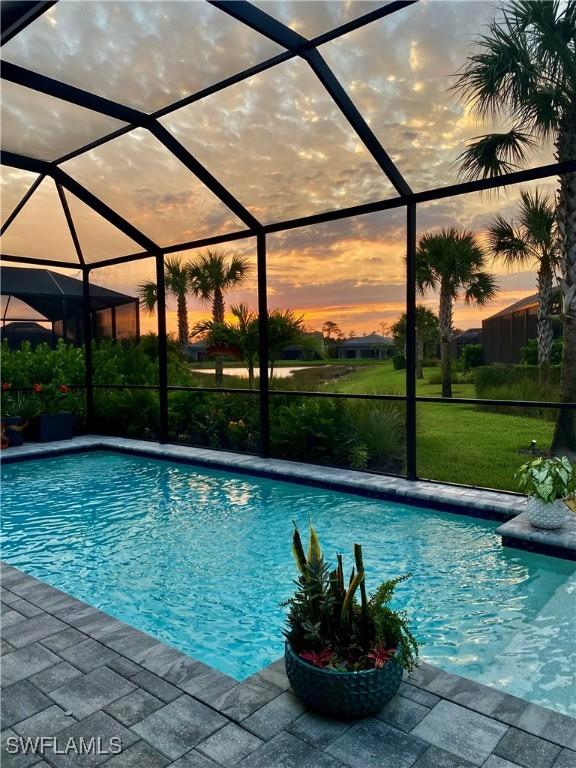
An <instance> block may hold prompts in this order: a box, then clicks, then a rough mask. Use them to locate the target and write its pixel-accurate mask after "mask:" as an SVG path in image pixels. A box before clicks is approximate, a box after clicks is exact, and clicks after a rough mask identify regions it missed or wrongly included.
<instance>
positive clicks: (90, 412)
mask: <svg viewBox="0 0 576 768" xmlns="http://www.w3.org/2000/svg"><path fill="white" fill-rule="evenodd" d="M82 311H83V315H84V384H85V387H86V389H85V392H86V430H87V431H88V432H92V431H93V430H94V381H93V379H94V376H93V370H92V312H91V311H90V269H89V268H88V267H84V268H83V269H82ZM52 329H54V324H52Z"/></svg>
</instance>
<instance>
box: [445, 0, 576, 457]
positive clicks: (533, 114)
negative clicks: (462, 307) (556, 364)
mask: <svg viewBox="0 0 576 768" xmlns="http://www.w3.org/2000/svg"><path fill="white" fill-rule="evenodd" d="M575 29H576V0H566V2H558V0H553V2H541V0H512V2H510V3H507V4H506V5H505V6H503V7H502V8H501V10H500V13H499V14H498V16H497V17H495V18H494V19H493V20H492V22H491V23H490V25H489V27H488V31H487V33H486V34H484V35H482V36H481V37H480V38H479V39H478V40H477V44H476V50H475V52H474V53H473V54H472V55H471V56H470V57H469V58H468V61H467V63H466V64H465V66H464V68H463V69H462V71H461V72H460V73H459V77H458V79H457V82H456V84H455V88H456V90H457V91H458V92H459V93H460V95H461V97H462V100H463V102H464V104H465V106H466V107H467V108H469V109H471V110H472V111H473V112H475V113H476V114H477V116H478V117H479V118H480V120H484V119H485V118H492V117H499V116H501V115H504V116H505V117H506V118H511V120H512V126H511V128H510V130H509V131H507V132H503V133H490V134H485V135H483V136H479V137H477V138H476V139H474V140H473V141H472V142H471V143H470V144H469V146H468V147H467V148H466V150H465V151H464V152H463V153H462V155H461V157H460V164H461V171H462V174H463V176H464V177H465V178H468V179H475V178H480V177H491V176H500V175H502V174H504V173H507V172H509V171H512V170H515V169H516V168H517V167H518V166H519V165H521V164H523V163H526V161H527V160H528V158H529V155H530V150H531V148H532V147H533V146H534V145H536V144H541V143H543V142H546V141H548V140H552V141H553V143H554V148H555V154H556V159H557V160H558V161H559V162H566V161H569V160H574V159H575V158H576V35H575V34H574V30H575ZM556 215H557V221H558V235H559V241H560V243H559V272H560V289H561V295H562V316H563V320H564V347H563V352H562V354H563V357H562V378H561V383H560V399H561V400H562V401H563V402H576V173H575V172H573V171H572V172H570V173H564V174H561V175H560V178H559V185H558V192H557V209H556ZM562 448H566V449H572V450H574V449H576V415H575V414H574V413H573V412H571V411H570V410H569V409H562V410H560V411H559V415H558V421H557V424H556V430H555V433H554V439H553V449H555V450H556V451H559V450H560V449H562Z"/></svg>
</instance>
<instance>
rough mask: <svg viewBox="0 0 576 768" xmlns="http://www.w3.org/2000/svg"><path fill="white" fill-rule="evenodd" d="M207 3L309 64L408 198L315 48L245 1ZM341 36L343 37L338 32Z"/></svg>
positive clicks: (407, 189)
mask: <svg viewBox="0 0 576 768" xmlns="http://www.w3.org/2000/svg"><path fill="white" fill-rule="evenodd" d="M209 2H210V3H211V4H212V5H214V6H216V7H217V8H220V10H222V11H224V12H225V13H227V14H229V15H230V16H232V17H233V18H235V19H237V20H238V21H241V22H242V23H243V24H246V25H247V26H248V27H251V29H254V30H255V31H256V32H259V33H260V34H262V35H264V36H265V37H267V38H268V39H269V40H272V41H273V42H275V43H278V44H280V45H282V46H284V47H285V48H287V49H288V50H289V51H291V52H292V53H295V54H297V55H299V56H302V57H303V58H304V59H305V60H306V61H307V62H308V64H309V65H310V67H311V69H312V71H313V72H314V74H315V75H316V77H317V78H318V79H319V80H320V82H321V83H322V85H323V86H324V88H325V89H326V91H327V92H328V94H329V95H330V97H331V98H332V100H333V101H334V103H335V104H336V106H337V107H338V109H339V110H340V111H341V112H342V114H343V115H344V117H345V118H346V120H347V121H348V122H349V123H350V125H351V126H352V129H353V130H354V131H355V133H356V135H357V136H358V138H359V139H360V140H361V141H362V143H363V144H364V146H365V147H366V149H367V150H368V152H370V154H371V155H372V157H373V158H374V160H375V161H376V162H377V163H378V165H379V166H380V169H381V170H382V171H383V172H384V173H385V175H386V176H387V177H388V179H389V180H390V181H391V182H392V184H393V185H394V188H395V189H396V191H397V192H398V194H399V195H401V196H403V197H406V196H407V195H409V194H411V192H412V190H411V189H410V186H409V185H408V183H407V181H406V180H405V179H404V177H403V176H402V174H401V173H400V171H399V170H398V168H397V167H396V165H395V164H394V162H393V161H392V159H391V158H390V156H389V155H388V153H387V152H386V150H385V149H384V147H383V146H382V144H381V143H380V141H379V140H378V139H377V138H376V135H375V134H374V132H373V131H372V129H371V128H370V126H369V125H368V123H367V122H366V120H365V119H364V118H363V116H362V115H361V114H360V112H359V111H358V109H357V107H356V105H355V104H354V102H353V101H352V99H351V98H350V96H349V95H348V94H347V93H346V91H345V89H344V88H343V87H342V85H341V84H340V82H339V80H338V78H337V77H336V76H335V75H334V73H333V72H332V70H331V69H330V67H329V66H328V64H327V63H326V62H325V61H324V59H323V58H322V54H321V53H320V52H319V51H318V49H317V48H316V47H315V44H313V43H311V41H310V40H308V39H307V38H305V37H303V36H302V35H300V34H298V33H297V32H294V30H292V29H290V27H287V26H286V25H285V24H283V23H282V22H280V21H278V20H277V19H275V18H274V17H273V16H270V15H269V14H267V13H266V12H265V11H262V10H260V8H256V7H255V6H253V5H252V4H251V3H248V2H245V0H209ZM401 7H404V6H401ZM383 10H384V9H383ZM394 10H400V7H399V6H396V7H395V8H394ZM388 13H390V11H388ZM374 19H375V17H371V21H374ZM340 34H343V33H342V32H341V33H340Z"/></svg>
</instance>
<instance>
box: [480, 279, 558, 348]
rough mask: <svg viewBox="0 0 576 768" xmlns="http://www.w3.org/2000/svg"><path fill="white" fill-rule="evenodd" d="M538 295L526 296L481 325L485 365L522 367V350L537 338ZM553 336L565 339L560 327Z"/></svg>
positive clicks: (556, 327)
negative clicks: (514, 365) (520, 365)
mask: <svg viewBox="0 0 576 768" xmlns="http://www.w3.org/2000/svg"><path fill="white" fill-rule="evenodd" d="M538 307H539V301H538V294H537V293H535V294H533V295H532V296H527V297H526V298H525V299H521V300H520V301H517V302H516V303H515V304H512V305H510V306H509V307H506V309H502V310H500V312H497V313H496V314H495V315H492V316H491V317H488V318H486V320H483V321H482V346H483V347H484V360H485V362H486V363H519V362H520V350H521V349H522V347H525V346H526V344H527V343H528V341H530V339H535V338H537V336H538ZM554 335H555V336H556V337H559V336H561V335H562V327H561V324H560V323H555V324H554Z"/></svg>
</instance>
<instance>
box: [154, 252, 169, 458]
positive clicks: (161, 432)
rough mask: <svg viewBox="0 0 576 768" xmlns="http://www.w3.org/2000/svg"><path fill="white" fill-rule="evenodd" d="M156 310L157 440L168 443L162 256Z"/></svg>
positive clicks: (158, 261)
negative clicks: (158, 410) (158, 408)
mask: <svg viewBox="0 0 576 768" xmlns="http://www.w3.org/2000/svg"><path fill="white" fill-rule="evenodd" d="M156 310H157V312H158V385H159V392H158V395H159V405H160V413H159V417H160V423H159V425H158V426H159V429H158V439H159V441H160V442H161V443H166V442H168V340H167V337H166V285H165V284H164V254H163V253H157V254H156Z"/></svg>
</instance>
